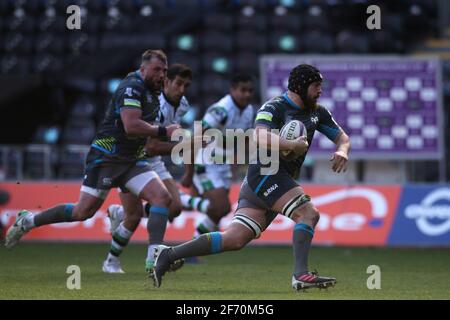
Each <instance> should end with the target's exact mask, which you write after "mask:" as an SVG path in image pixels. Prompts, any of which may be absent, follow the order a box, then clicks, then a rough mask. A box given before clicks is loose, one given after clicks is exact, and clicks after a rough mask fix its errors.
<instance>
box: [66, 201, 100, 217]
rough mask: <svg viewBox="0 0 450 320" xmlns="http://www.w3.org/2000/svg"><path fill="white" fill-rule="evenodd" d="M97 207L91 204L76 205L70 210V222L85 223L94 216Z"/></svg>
mask: <svg viewBox="0 0 450 320" xmlns="http://www.w3.org/2000/svg"><path fill="white" fill-rule="evenodd" d="M95 212H97V206H95V205H91V204H77V205H76V206H75V207H74V208H73V210H72V221H85V220H87V219H90V218H92V217H93V216H94V214H95Z"/></svg>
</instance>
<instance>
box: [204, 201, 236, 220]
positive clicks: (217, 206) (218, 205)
mask: <svg viewBox="0 0 450 320" xmlns="http://www.w3.org/2000/svg"><path fill="white" fill-rule="evenodd" d="M230 210H231V207H230V203H229V202H227V201H215V200H210V204H209V206H208V212H211V213H213V214H214V215H215V216H220V217H223V216H226V215H227V214H228V213H229V212H230Z"/></svg>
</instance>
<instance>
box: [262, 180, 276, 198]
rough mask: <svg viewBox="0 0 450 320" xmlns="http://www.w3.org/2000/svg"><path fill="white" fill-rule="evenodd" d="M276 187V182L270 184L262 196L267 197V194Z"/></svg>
mask: <svg viewBox="0 0 450 320" xmlns="http://www.w3.org/2000/svg"><path fill="white" fill-rule="evenodd" d="M277 188H278V184H276V183H275V184H274V185H272V186H270V187H269V189H267V190H266V191H265V192H264V197H267V196H268V195H269V194H271V193H272V192H273V191H274V190H275V189H277Z"/></svg>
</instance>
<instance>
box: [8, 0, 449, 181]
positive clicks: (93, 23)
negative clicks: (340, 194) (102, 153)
mask: <svg viewBox="0 0 450 320" xmlns="http://www.w3.org/2000/svg"><path fill="white" fill-rule="evenodd" d="M74 3H76V4H77V5H79V6H80V7H81V9H82V23H81V25H82V28H81V30H73V31H69V30H67V28H66V21H65V15H64V14H61V12H65V9H66V8H67V6H68V5H70V4H74ZM381 6H382V12H383V18H382V23H383V28H382V30H377V31H373V32H370V33H367V32H366V31H367V29H366V27H365V17H366V12H365V9H366V3H365V2H364V1H359V0H348V1H326V0H315V1H296V0H258V1H256V0H233V1H223V0H139V1H137V0H102V1H87V0H78V1H72V0H58V1H56V0H39V1H38V0H36V1H34V0H33V1H13V0H5V1H0V76H5V75H8V76H11V75H14V76H16V75H22V76H28V75H30V74H31V75H39V77H40V79H41V80H42V90H47V89H48V88H49V86H57V87H58V89H59V90H62V91H63V92H64V94H65V95H66V96H67V97H68V98H67V102H68V103H67V105H66V108H67V110H66V111H65V114H67V115H69V119H67V120H64V119H61V117H58V116H55V119H57V120H56V122H58V123H54V124H53V123H52V124H51V125H44V124H41V123H36V133H35V136H34V137H33V138H32V139H31V140H32V142H33V143H34V142H38V141H45V139H44V138H43V137H44V136H45V134H46V133H47V134H48V132H49V131H48V130H49V128H51V127H52V126H53V125H55V126H56V127H57V128H59V131H58V133H59V134H58V137H57V141H56V142H55V144H57V145H61V146H62V147H64V146H65V145H66V144H84V145H88V144H89V142H90V140H91V139H92V137H93V133H94V132H95V129H96V126H97V125H98V123H99V120H101V117H102V113H103V111H104V110H105V106H106V103H105V101H107V100H108V97H107V96H105V94H106V93H105V90H97V89H98V88H100V87H102V86H104V83H107V82H108V81H109V80H111V79H113V78H122V77H123V76H124V75H125V74H126V73H127V72H129V71H130V70H133V69H136V68H137V67H138V65H139V55H140V53H142V51H143V50H145V49H147V48H160V49H163V50H164V51H165V52H166V53H167V55H168V58H169V63H175V62H178V63H186V64H188V65H189V66H190V67H191V68H192V69H193V71H194V81H193V83H192V85H191V88H190V89H189V92H188V99H189V101H191V102H192V103H193V104H194V105H195V107H196V108H198V110H199V111H200V112H199V114H198V116H200V115H201V114H202V113H203V112H204V110H205V109H206V108H207V107H208V106H209V105H210V104H211V103H213V102H215V101H217V100H218V99H219V98H220V97H222V96H223V95H224V94H225V93H227V91H228V88H229V78H230V76H231V74H232V73H233V72H237V71H247V72H249V73H251V74H253V75H254V76H255V78H256V82H255V83H256V87H255V91H256V92H255V93H256V97H255V99H254V103H255V104H259V103H260V102H261V101H260V96H259V92H258V91H259V87H258V84H259V82H258V81H259V57H260V56H261V55H263V54H299V53H300V54H336V53H345V54H386V53H389V54H390V53H406V52H410V51H411V50H412V49H414V48H416V47H417V46H418V45H419V44H420V41H422V40H423V39H424V38H426V37H429V36H436V35H437V34H438V25H437V18H438V9H437V8H438V7H437V3H436V1H428V0H416V1H413V2H405V1H400V2H396V1H390V2H385V3H383V4H382V5H381ZM180 12H182V13H183V15H182V16H180V14H179V13H180ZM443 78H444V83H443V91H444V94H445V97H447V98H444V101H446V102H448V101H450V63H449V62H444V63H443ZM55 79H57V80H55ZM326 85H327V84H326V83H324V86H326ZM50 88H51V87H50ZM99 101H101V103H99ZM413 107H414V106H413ZM338 120H343V119H338ZM380 121H381V122H383V121H385V122H386V121H387V122H388V121H389V119H384V120H380ZM447 121H448V119H447ZM383 123H384V122H383ZM385 125H388V123H385ZM344 126H345V125H344ZM449 132H450V130H447V131H446V135H447V136H449V135H450V133H449ZM447 140H449V139H447ZM15 156H17V155H11V157H15ZM40 157H41V156H40V155H36V154H33V153H29V154H27V156H26V157H25V158H24V159H23V161H26V163H27V165H30V167H32V168H33V169H32V170H34V171H33V172H30V175H33V176H36V177H37V176H39V175H42V174H43V172H42V170H41V171H39V170H40V169H38V167H39V163H40V161H41V158H40ZM75 158H76V157H75ZM65 161H69V159H67V157H64V158H63V159H62V160H61V162H60V163H64V162H65ZM77 164H79V163H78V162H77ZM318 165H319V166H320V163H319V162H318ZM369 169H370V170H372V168H371V167H370V168H369ZM67 170H69V169H67ZM376 171H377V168H375V169H373V170H372V172H374V173H373V174H372V173H370V174H372V176H373V178H374V179H375V178H376ZM74 172H78V174H79V172H80V171H77V170H75V171H74ZM315 174H319V173H318V172H317V173H315ZM351 174H353V173H351ZM370 174H369V176H370ZM60 175H61V176H68V177H70V176H71V172H62V173H61V174H60ZM315 178H317V179H322V177H319V176H315ZM323 178H324V179H327V178H329V177H323ZM348 179H350V180H351V181H353V180H352V179H353V176H351V178H348ZM355 179H356V178H355Z"/></svg>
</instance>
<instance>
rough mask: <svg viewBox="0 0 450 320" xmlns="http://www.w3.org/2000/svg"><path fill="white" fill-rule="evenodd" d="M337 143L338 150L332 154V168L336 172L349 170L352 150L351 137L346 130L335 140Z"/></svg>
mask: <svg viewBox="0 0 450 320" xmlns="http://www.w3.org/2000/svg"><path fill="white" fill-rule="evenodd" d="M334 143H335V144H336V152H335V153H333V155H332V156H331V159H330V161H332V162H333V164H332V169H333V171H334V172H337V173H340V172H341V171H343V172H345V171H347V165H348V153H349V151H350V138H349V137H348V135H347V134H346V133H345V132H343V131H342V132H341V134H340V135H338V137H337V138H336V140H335V141H334Z"/></svg>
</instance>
